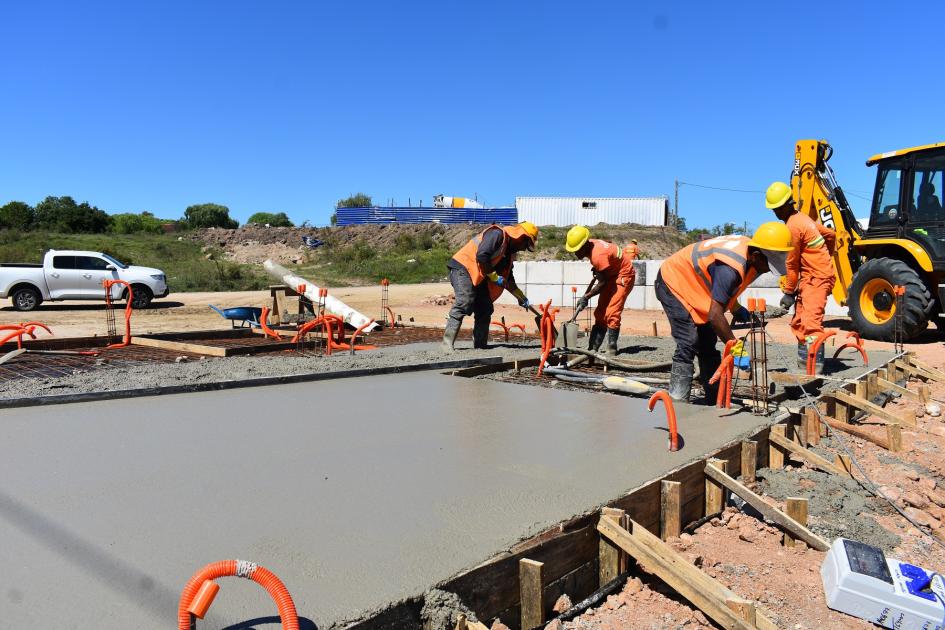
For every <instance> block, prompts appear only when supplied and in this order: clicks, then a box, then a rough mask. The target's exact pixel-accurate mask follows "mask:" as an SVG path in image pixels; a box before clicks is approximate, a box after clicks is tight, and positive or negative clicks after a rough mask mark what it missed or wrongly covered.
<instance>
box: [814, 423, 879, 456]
mask: <svg viewBox="0 0 945 630" xmlns="http://www.w3.org/2000/svg"><path fill="white" fill-rule="evenodd" d="M824 422H825V423H826V424H827V426H828V427H830V428H831V429H834V430H836V431H842V432H844V433H849V434H850V435H855V436H856V437H858V438H862V439H864V440H866V441H867V442H872V443H873V444H875V445H876V446H881V447H883V448H885V449H887V450H888V449H889V441H888V440H887V439H886V438H884V437H879V436H877V435H873V434H872V433H871V432H869V431H867V430H866V429H863V428H861V427H857V426H854V425H852V424H846V423H844V422H837V421H836V420H834V419H833V418H830V417H827V416H824Z"/></svg>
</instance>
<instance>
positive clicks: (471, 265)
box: [453, 225, 525, 302]
mask: <svg viewBox="0 0 945 630" xmlns="http://www.w3.org/2000/svg"><path fill="white" fill-rule="evenodd" d="M490 230H499V231H500V232H502V245H501V246H500V247H499V250H498V252H497V253H496V255H495V256H493V257H492V259H491V260H490V261H489V262H490V264H491V265H492V268H493V269H495V271H496V273H498V274H499V275H500V276H502V277H503V278H505V280H506V286H508V279H509V276H511V275H512V263H513V262H514V261H515V254H514V253H513V254H511V255H509V245H510V243H511V241H512V239H515V238H519V237H521V236H523V235H524V234H525V230H523V229H522V228H520V227H519V226H517V225H510V226H506V227H499V226H498V225H490V226H489V227H487V228H486V229H485V230H483V231H482V232H481V233H479V235H477V236H475V237H473V238H472V239H470V240H469V242H468V243H466V244H465V245H463V246H462V247H461V248H460V250H459V251H458V252H456V253H455V254H454V255H453V260H455V261H456V262H458V263H459V264H461V265H462V266H463V267H465V268H466V271H468V272H469V277H470V278H472V283H473V286H474V287H478V286H479V285H480V284H482V283H483V282H488V279H487V278H486V274H485V273H484V272H483V270H482V267H480V266H479V263H478V262H477V261H476V253H477V252H478V251H479V244H480V243H482V239H483V237H484V236H485V235H486V234H487V233H488V232H489V231H490ZM506 256H508V262H507V263H506V264H505V265H504V266H503V267H502V268H501V269H500V268H498V267H497V265H498V264H499V263H501V262H502V259H503V258H505V257H506ZM503 290H504V288H503V287H500V286H499V285H498V284H496V283H494V282H489V297H491V298H492V301H493V302H495V301H496V300H498V299H499V297H500V296H501V295H502V291H503Z"/></svg>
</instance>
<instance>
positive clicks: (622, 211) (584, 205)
mask: <svg viewBox="0 0 945 630" xmlns="http://www.w3.org/2000/svg"><path fill="white" fill-rule="evenodd" d="M515 207H516V209H517V210H518V220H519V221H531V222H532V223H534V224H535V225H555V226H558V227H567V226H571V225H574V224H576V223H580V224H582V225H597V224H598V223H607V224H610V225H618V224H620V223H637V224H639V225H658V226H662V225H666V219H667V217H668V214H669V199H668V198H667V197H516V198H515Z"/></svg>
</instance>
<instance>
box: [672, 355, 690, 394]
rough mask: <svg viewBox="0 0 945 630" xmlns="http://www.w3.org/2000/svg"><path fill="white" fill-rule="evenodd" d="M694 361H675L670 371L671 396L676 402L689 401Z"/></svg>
mask: <svg viewBox="0 0 945 630" xmlns="http://www.w3.org/2000/svg"><path fill="white" fill-rule="evenodd" d="M693 371H694V369H693V367H692V363H682V362H680V361H673V367H672V368H671V370H670V372H669V397H670V398H672V399H673V400H675V401H676V402H689V392H691V391H692V373H693Z"/></svg>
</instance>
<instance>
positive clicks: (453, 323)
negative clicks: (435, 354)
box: [440, 317, 463, 353]
mask: <svg viewBox="0 0 945 630" xmlns="http://www.w3.org/2000/svg"><path fill="white" fill-rule="evenodd" d="M462 325H463V320H461V319H453V318H452V317H447V318H446V330H444V331H443V343H442V344H440V350H442V351H443V352H444V353H450V352H452V351H453V344H455V343H456V335H458V334H459V328H460V326H462Z"/></svg>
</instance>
